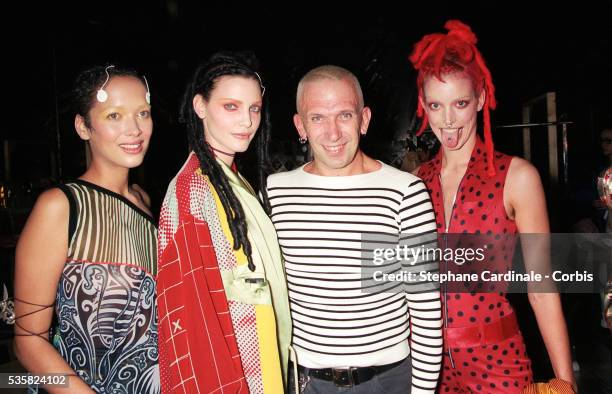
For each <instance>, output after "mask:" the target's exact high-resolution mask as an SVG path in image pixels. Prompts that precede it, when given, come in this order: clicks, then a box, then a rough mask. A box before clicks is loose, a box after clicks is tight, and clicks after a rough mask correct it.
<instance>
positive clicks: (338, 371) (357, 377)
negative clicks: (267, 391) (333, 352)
mask: <svg viewBox="0 0 612 394" xmlns="http://www.w3.org/2000/svg"><path fill="white" fill-rule="evenodd" d="M402 362H404V360H400V361H398V362H395V363H392V364H385V365H375V366H372V367H350V368H321V369H317V368H305V367H302V366H301V365H298V371H299V372H300V374H304V375H307V376H311V377H313V378H316V379H321V380H326V381H328V382H333V383H334V384H335V385H336V386H338V387H352V386H356V385H358V384H361V383H365V382H367V381H368V380H370V379H372V378H373V377H374V376H376V375H378V374H380V373H383V372H385V371H388V370H390V369H393V368H395V367H397V366H398V365H400V364H401V363H402Z"/></svg>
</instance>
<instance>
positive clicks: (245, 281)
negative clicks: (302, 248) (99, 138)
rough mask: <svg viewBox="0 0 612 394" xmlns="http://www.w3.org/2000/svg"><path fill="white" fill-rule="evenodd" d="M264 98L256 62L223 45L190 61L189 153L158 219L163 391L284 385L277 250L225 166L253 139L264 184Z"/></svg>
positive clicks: (283, 292) (184, 110) (285, 346)
mask: <svg viewBox="0 0 612 394" xmlns="http://www.w3.org/2000/svg"><path fill="white" fill-rule="evenodd" d="M264 93H265V88H264V86H263V83H262V80H261V77H260V76H259V74H258V73H257V72H256V71H255V66H254V59H253V57H252V56H248V55H246V54H238V53H226V52H223V53H217V54H214V55H213V56H212V57H211V58H210V59H209V60H208V61H207V62H205V63H203V64H202V65H200V66H199V67H198V68H197V70H196V72H195V74H194V76H193V78H192V80H191V82H190V84H189V86H188V87H187V91H186V93H185V95H184V98H183V103H182V106H181V121H182V122H183V123H184V124H185V125H186V127H187V131H188V136H189V145H190V149H191V153H190V154H189V157H188V159H187V162H186V163H185V164H184V165H183V168H182V169H181V170H180V171H179V173H178V174H177V176H176V177H175V178H174V179H173V180H172V182H171V183H170V186H169V188H168V192H167V194H166V198H165V200H164V204H163V206H162V210H161V215H160V224H159V246H158V247H159V250H158V251H159V253H158V256H159V274H158V282H157V290H158V294H159V296H158V299H159V326H160V334H159V344H160V371H161V382H162V391H163V392H174V391H180V392H195V391H196V388H198V389H199V391H200V392H213V391H215V390H218V389H220V388H223V390H224V392H237V393H249V392H251V393H263V392H266V393H277V392H282V391H283V385H284V383H283V382H284V381H285V377H284V376H283V375H286V366H287V359H288V354H287V353H288V350H289V340H290V332H291V327H290V325H291V322H290V317H289V306H288V301H287V288H286V283H285V277H284V271H283V267H282V261H281V257H280V250H279V247H278V241H277V238H276V232H275V230H274V227H273V226H272V223H271V222H270V219H269V218H268V216H267V215H266V213H265V211H264V209H263V208H262V206H261V205H260V203H259V200H258V199H257V197H256V194H255V193H254V191H253V189H252V188H251V186H250V185H249V183H248V182H247V181H246V180H245V179H244V178H243V177H242V176H241V175H240V173H238V171H237V168H236V163H235V162H234V158H235V155H236V154H237V153H242V152H244V151H246V150H247V148H248V147H249V145H250V144H251V141H253V142H254V144H255V146H256V148H257V153H258V155H257V157H258V160H257V161H258V167H259V170H260V175H261V176H260V182H261V181H262V180H263V179H265V176H264V175H265V174H263V172H264V169H265V164H266V146H267V144H268V141H269V117H268V113H267V108H266V107H267V106H266V101H265V98H264ZM260 190H264V192H265V189H264V188H260ZM266 205H267V204H266Z"/></svg>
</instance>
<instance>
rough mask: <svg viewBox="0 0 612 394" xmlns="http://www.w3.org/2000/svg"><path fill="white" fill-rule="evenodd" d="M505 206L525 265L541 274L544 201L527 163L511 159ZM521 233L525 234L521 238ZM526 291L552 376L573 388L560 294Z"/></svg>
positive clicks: (545, 250)
mask: <svg viewBox="0 0 612 394" xmlns="http://www.w3.org/2000/svg"><path fill="white" fill-rule="evenodd" d="M504 203H505V205H506V211H507V212H508V213H509V216H510V217H514V220H515V221H516V225H517V228H518V231H519V233H521V245H522V251H523V257H524V260H525V266H526V267H527V269H529V268H530V267H532V268H533V267H538V268H536V269H538V270H539V271H540V272H541V271H542V269H544V270H546V269H548V268H549V267H550V240H549V237H547V236H538V235H532V234H549V233H550V227H549V224H548V215H547V210H546V199H545V197H544V190H543V188H542V183H541V181H540V176H539V174H538V171H537V170H536V169H535V167H533V166H532V165H531V164H530V163H529V162H528V161H526V160H523V159H520V158H514V159H513V160H512V162H511V164H510V168H509V169H508V175H507V179H506V185H505V189H504ZM523 234H524V235H523ZM540 290H541V291H540V292H531V291H530V292H529V295H528V297H529V303H530V304H531V307H532V308H533V311H534V313H535V316H536V320H537V322H538V327H539V328H540V333H541V334H542V338H543V340H544V344H545V345H546V350H547V351H548V356H549V357H550V361H551V364H552V367H553V370H554V372H555V376H556V377H558V378H560V379H563V380H566V381H568V382H570V383H572V385H573V386H574V387H575V386H576V383H575V379H574V373H573V369H572V357H571V353H570V347H569V338H568V334H567V327H566V325H565V317H564V316H563V309H562V307H561V300H560V298H559V294H558V293H556V292H544V291H542V290H544V289H540Z"/></svg>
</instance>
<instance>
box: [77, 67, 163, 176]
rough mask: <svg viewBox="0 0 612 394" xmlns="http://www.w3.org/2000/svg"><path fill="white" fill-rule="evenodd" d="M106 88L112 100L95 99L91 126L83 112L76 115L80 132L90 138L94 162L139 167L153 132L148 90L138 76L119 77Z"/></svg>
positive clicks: (85, 137) (91, 112) (111, 80)
mask: <svg viewBox="0 0 612 394" xmlns="http://www.w3.org/2000/svg"><path fill="white" fill-rule="evenodd" d="M104 90H105V91H106V93H107V94H108V99H107V100H106V101H105V102H103V103H101V102H99V101H97V100H95V99H94V104H93V106H92V107H91V109H90V111H89V120H90V122H89V124H90V126H89V127H88V126H87V125H85V120H84V119H83V118H82V117H81V116H80V115H77V116H76V118H75V128H76V130H77V133H78V134H79V136H80V137H81V138H82V139H84V140H88V141H89V146H90V148H91V154H92V162H95V163H98V164H103V165H110V166H114V167H122V168H128V169H129V168H134V167H137V166H139V165H140V164H141V163H142V161H143V159H144V156H145V154H146V152H147V149H148V147H149V141H150V139H151V134H152V132H153V120H152V118H151V106H150V105H149V103H147V101H146V99H145V96H146V93H147V89H146V87H145V85H144V84H143V83H142V81H140V80H139V79H138V78H135V77H132V76H115V77H112V78H111V79H110V80H109V81H108V83H107V84H106V86H105V87H104Z"/></svg>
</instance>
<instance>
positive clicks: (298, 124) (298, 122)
mask: <svg viewBox="0 0 612 394" xmlns="http://www.w3.org/2000/svg"><path fill="white" fill-rule="evenodd" d="M293 124H294V125H295V129H296V130H297V133H298V134H299V136H300V138H303V139H304V140H307V139H308V133H306V128H305V127H304V122H302V117H301V116H300V114H295V115H293Z"/></svg>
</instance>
